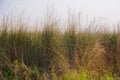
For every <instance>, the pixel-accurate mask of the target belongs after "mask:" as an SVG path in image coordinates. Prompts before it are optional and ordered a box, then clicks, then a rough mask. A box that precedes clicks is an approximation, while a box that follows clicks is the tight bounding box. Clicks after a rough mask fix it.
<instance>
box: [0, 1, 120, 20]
mask: <svg viewBox="0 0 120 80" xmlns="http://www.w3.org/2000/svg"><path fill="white" fill-rule="evenodd" d="M49 1H50V0H0V14H1V15H0V18H1V17H2V15H3V14H4V13H6V12H9V11H11V10H25V11H26V12H28V13H29V14H30V15H31V16H32V17H38V16H39V17H40V16H41V15H44V13H45V10H46V7H47V5H48V3H49ZM52 3H53V4H54V5H55V11H56V13H59V15H61V17H64V16H65V15H66V14H67V12H68V10H73V11H74V10H75V11H81V12H82V13H83V14H86V15H89V16H92V17H102V18H105V19H106V20H111V21H120V0H52Z"/></svg>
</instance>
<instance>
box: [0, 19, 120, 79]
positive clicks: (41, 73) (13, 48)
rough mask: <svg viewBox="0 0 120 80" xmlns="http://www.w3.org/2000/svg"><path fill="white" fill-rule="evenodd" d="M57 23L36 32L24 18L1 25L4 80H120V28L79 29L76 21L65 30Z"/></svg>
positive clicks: (1, 75)
mask: <svg viewBox="0 0 120 80" xmlns="http://www.w3.org/2000/svg"><path fill="white" fill-rule="evenodd" d="M71 20H72V19H71ZM55 21H56V20H53V21H49V20H46V21H45V22H43V24H42V26H41V25H39V26H37V27H36V25H34V27H32V29H29V27H30V26H29V25H27V24H26V23H24V21H23V22H22V21H21V18H20V19H18V20H12V18H11V19H9V18H5V19H4V20H3V21H2V22H1V24H0V80H119V75H120V61H119V60H120V29H119V27H118V28H117V29H116V30H117V31H116V30H113V32H111V31H108V30H107V29H106V28H104V27H102V28H99V29H98V28H95V25H94V24H90V26H91V27H88V26H86V29H84V30H81V29H79V30H77V29H76V28H75V27H77V25H78V24H79V23H76V22H74V19H73V20H72V21H68V23H66V25H67V29H66V30H64V31H61V30H60V29H59V27H60V26H61V25H60V24H59V23H57V22H55ZM99 25H100V24H98V26H99ZM104 26H105V25H104ZM41 27H43V29H42V30H41ZM87 27H88V28H87ZM113 27H114V26H113Z"/></svg>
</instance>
